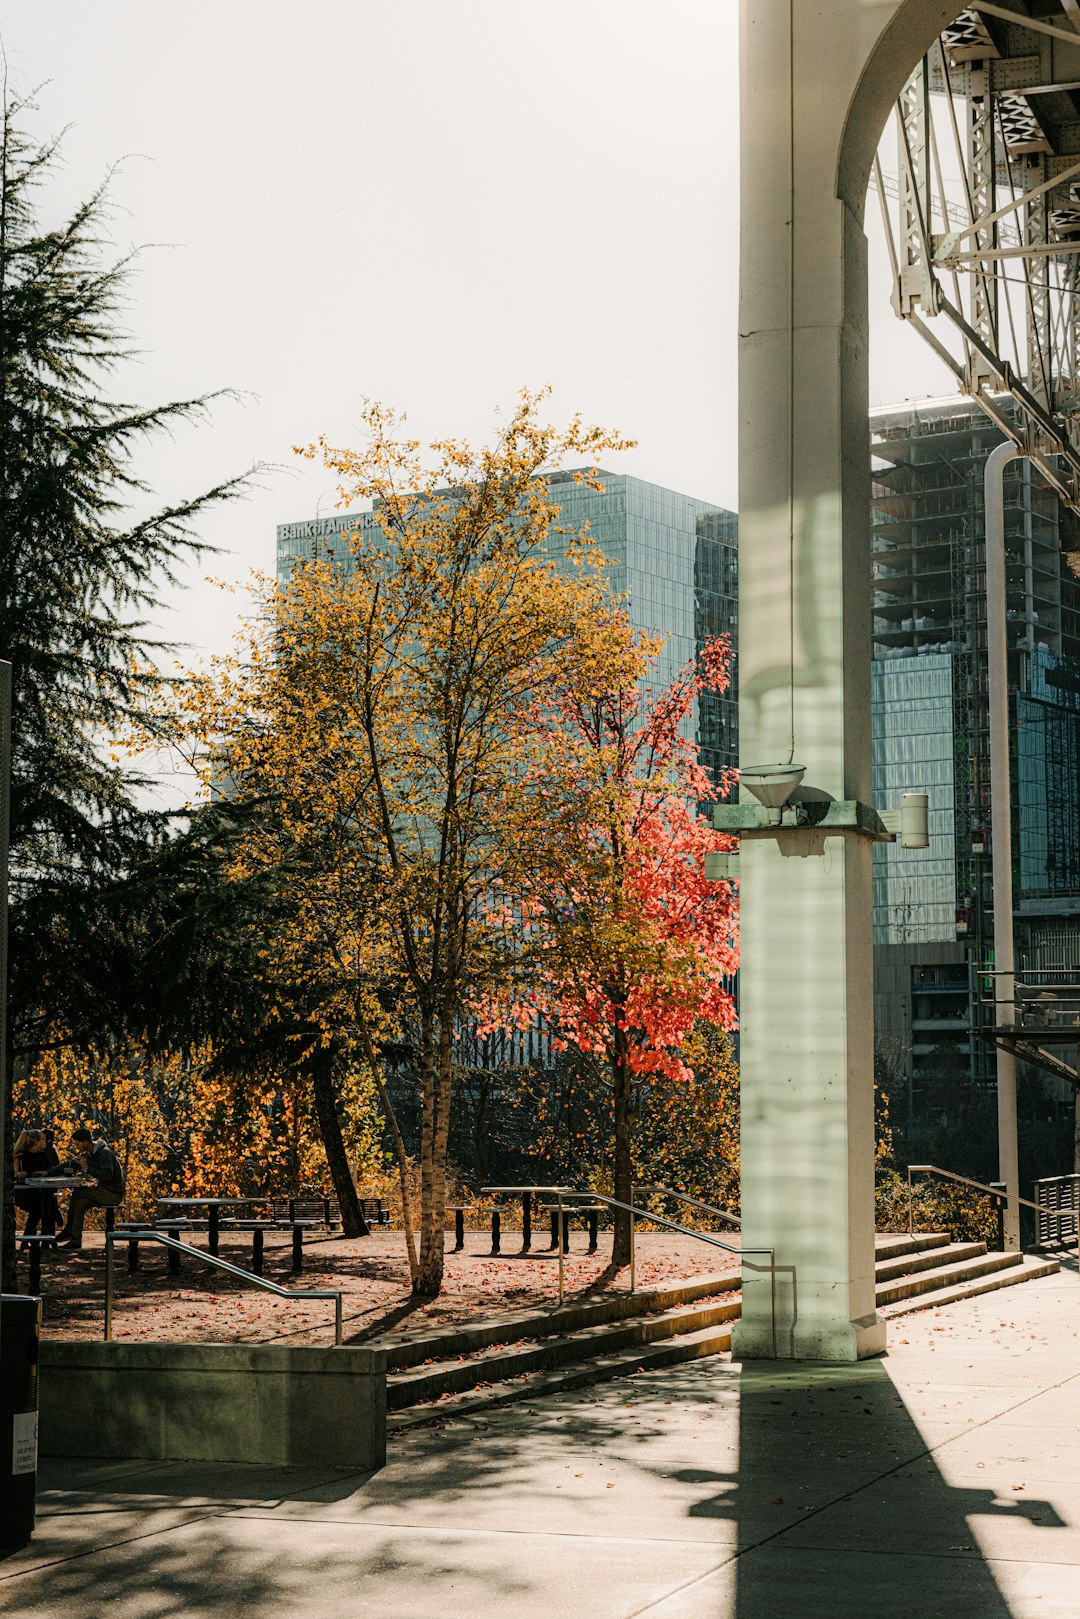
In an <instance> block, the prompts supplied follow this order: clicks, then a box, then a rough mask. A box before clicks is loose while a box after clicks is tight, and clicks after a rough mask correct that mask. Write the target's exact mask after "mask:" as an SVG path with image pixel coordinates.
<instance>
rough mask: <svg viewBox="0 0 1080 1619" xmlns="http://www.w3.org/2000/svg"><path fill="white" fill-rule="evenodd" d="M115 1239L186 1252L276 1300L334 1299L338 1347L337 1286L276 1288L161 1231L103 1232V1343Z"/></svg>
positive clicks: (109, 1321) (108, 1331)
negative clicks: (273, 1296) (147, 1243)
mask: <svg viewBox="0 0 1080 1619" xmlns="http://www.w3.org/2000/svg"><path fill="white" fill-rule="evenodd" d="M118 1242H159V1243H160V1244H161V1246H162V1247H163V1248H173V1249H175V1250H176V1252H177V1253H181V1254H187V1255H189V1256H190V1258H192V1259H201V1260H202V1262H203V1264H204V1265H209V1266H210V1267H211V1269H212V1270H223V1271H226V1272H227V1273H228V1274H229V1275H230V1276H239V1277H240V1278H241V1280H242V1281H245V1282H250V1283H251V1284H252V1285H253V1286H254V1287H258V1288H261V1289H262V1291H263V1292H264V1293H274V1294H276V1296H277V1297H278V1298H279V1299H333V1301H334V1345H335V1347H336V1348H340V1347H341V1292H340V1290H339V1289H337V1288H316V1287H279V1285H278V1283H277V1282H269V1281H267V1279H266V1277H265V1276H256V1275H255V1274H254V1272H252V1271H249V1270H242V1269H241V1267H240V1266H239V1265H232V1264H230V1263H229V1261H228V1260H227V1259H219V1258H218V1256H217V1254H210V1253H207V1252H206V1250H205V1249H203V1248H193V1247H192V1246H191V1244H190V1243H187V1242H180V1241H178V1240H177V1238H176V1237H167V1236H166V1235H165V1233H164V1232H163V1231H153V1230H150V1231H107V1232H106V1233H105V1342H106V1343H111V1342H112V1325H113V1247H114V1245H115V1244H116V1243H118Z"/></svg>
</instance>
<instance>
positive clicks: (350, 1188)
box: [308, 1050, 371, 1237]
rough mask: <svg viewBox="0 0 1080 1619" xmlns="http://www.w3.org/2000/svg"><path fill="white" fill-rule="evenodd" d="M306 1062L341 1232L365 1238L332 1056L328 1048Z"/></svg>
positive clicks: (365, 1230)
mask: <svg viewBox="0 0 1080 1619" xmlns="http://www.w3.org/2000/svg"><path fill="white" fill-rule="evenodd" d="M308 1064H309V1066H310V1068H311V1077H312V1091H313V1094H314V1098H315V1114H316V1117H317V1118H318V1121H319V1134H320V1135H321V1136H322V1144H323V1149H324V1151H325V1153H326V1162H327V1164H328V1165H329V1168H330V1179H331V1180H332V1181H333V1183H334V1195H335V1197H336V1198H337V1201H338V1208H339V1209H340V1210H341V1231H342V1235H343V1236H345V1237H369V1236H370V1235H371V1232H370V1231H369V1229H368V1223H367V1221H366V1220H365V1219H364V1211H363V1209H362V1208H361V1207H360V1199H359V1198H358V1197H357V1195H356V1187H355V1186H354V1185H353V1178H352V1171H351V1170H350V1169H349V1155H348V1153H347V1152H346V1151H345V1141H344V1138H343V1136H342V1134H341V1120H340V1119H339V1118H338V1111H337V1098H336V1096H335V1095H334V1059H333V1056H332V1055H331V1053H330V1052H328V1051H322V1050H319V1051H315V1052H313V1053H312V1055H311V1056H310V1057H309V1058H308Z"/></svg>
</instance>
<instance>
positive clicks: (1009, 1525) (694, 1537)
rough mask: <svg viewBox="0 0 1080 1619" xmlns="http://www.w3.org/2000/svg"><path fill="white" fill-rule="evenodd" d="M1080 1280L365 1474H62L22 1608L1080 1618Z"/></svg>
mask: <svg viewBox="0 0 1080 1619" xmlns="http://www.w3.org/2000/svg"><path fill="white" fill-rule="evenodd" d="M1078 1334H1080V1280H1078V1278H1077V1275H1076V1273H1075V1268H1074V1269H1073V1270H1071V1271H1069V1272H1063V1273H1062V1274H1061V1275H1059V1276H1055V1277H1051V1278H1049V1279H1048V1280H1047V1281H1045V1282H1042V1283H1031V1284H1027V1285H1025V1286H1023V1287H1019V1288H1014V1289H1011V1290H1008V1291H1004V1292H1001V1293H994V1294H989V1295H986V1296H985V1297H983V1298H981V1299H975V1300H971V1301H969V1302H967V1303H965V1304H962V1305H955V1306H953V1307H951V1308H950V1309H948V1310H944V1311H941V1312H926V1313H924V1314H921V1315H915V1316H911V1317H908V1318H902V1319H900V1320H897V1321H894V1322H893V1323H892V1324H891V1326H890V1340H891V1349H890V1353H889V1355H888V1357H887V1358H886V1359H884V1360H881V1361H876V1362H864V1363H863V1364H862V1365H859V1366H854V1367H850V1368H837V1367H799V1368H789V1369H787V1370H784V1369H783V1368H782V1367H781V1368H776V1367H771V1366H770V1367H762V1366H757V1367H753V1368H748V1369H747V1370H746V1371H745V1372H742V1371H740V1369H739V1368H738V1367H736V1366H730V1365H726V1364H722V1363H715V1362H714V1363H710V1362H704V1363H702V1364H700V1365H697V1366H691V1367H687V1368H683V1367H677V1368H673V1369H671V1370H669V1371H666V1372H659V1373H656V1374H652V1375H649V1376H648V1377H646V1376H641V1377H638V1378H633V1379H627V1380H624V1381H621V1382H618V1383H612V1384H608V1385H606V1386H604V1387H601V1388H598V1389H589V1390H583V1391H581V1392H579V1393H576V1394H570V1395H561V1396H558V1397H554V1398H550V1399H547V1400H538V1401H536V1402H535V1403H534V1404H532V1405H530V1406H525V1407H514V1408H510V1409H508V1410H506V1411H503V1412H495V1413H491V1414H489V1415H488V1416H486V1417H485V1418H483V1419H482V1420H481V1419H479V1418H476V1419H473V1420H472V1421H471V1422H469V1423H465V1422H459V1423H455V1424H452V1425H448V1426H447V1427H445V1428H443V1429H439V1430H420V1431H417V1432H415V1433H414V1434H413V1435H411V1436H410V1437H407V1438H403V1439H399V1440H396V1441H395V1442H394V1444H393V1450H392V1454H391V1458H390V1462H389V1465H388V1466H387V1467H386V1468H385V1469H384V1470H383V1471H382V1472H380V1473H378V1474H376V1475H374V1476H372V1477H365V1476H344V1475H342V1474H340V1473H332V1472H330V1471H329V1470H327V1471H323V1472H321V1473H320V1472H318V1471H314V1470H307V1471H303V1470H295V1471H290V1472H289V1473H287V1474H283V1473H281V1472H276V1473H268V1472H260V1471H259V1470H258V1469H253V1468H246V1467H236V1468H228V1469H222V1468H218V1469H216V1470H214V1471H212V1472H208V1471H207V1470H206V1469H205V1468H200V1467H196V1466H194V1465H190V1464H181V1463H172V1464H155V1465H145V1464H143V1465H137V1464H134V1463H126V1464H120V1463H112V1464H108V1465H102V1464H92V1463H65V1464H59V1463H52V1464H50V1465H49V1466H48V1467H47V1469H46V1470H45V1472H44V1474H43V1478H42V1486H43V1488H42V1493H41V1507H42V1513H41V1517H40V1519H39V1530H38V1533H37V1535H36V1537H35V1540H34V1543H33V1545H32V1546H31V1547H30V1548H28V1549H27V1550H26V1551H24V1552H20V1553H18V1554H16V1555H15V1556H14V1557H12V1558H9V1559H8V1560H7V1561H6V1562H2V1563H0V1611H2V1612H3V1613H5V1614H7V1615H9V1616H10V1619H20V1616H22V1615H29V1614H36V1615H48V1616H49V1619H89V1616H91V1615H97V1614H99V1613H100V1614H105V1613H107V1614H108V1615H109V1619H256V1616H257V1619H308V1616H310V1619H316V1616H317V1619H326V1616H330V1619H359V1616H364V1619H369V1616H370V1619H384V1616H385V1619H391V1616H392V1619H429V1616H432V1615H439V1616H446V1619H489V1616H490V1619H577V1616H579V1615H580V1616H582V1619H630V1616H635V1619H788V1616H791V1619H871V1616H872V1619H892V1616H893V1615H896V1616H900V1615H903V1616H904V1619H937V1616H939V1615H940V1616H942V1619H946V1616H947V1619H968V1616H970V1619H1035V1616H1038V1619H1077V1616H1078V1615H1080V1444H1078V1442H1077V1441H1078V1435H1080V1336H1078Z"/></svg>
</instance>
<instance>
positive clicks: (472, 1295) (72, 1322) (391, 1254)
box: [19, 1230, 735, 1344]
mask: <svg viewBox="0 0 1080 1619" xmlns="http://www.w3.org/2000/svg"><path fill="white" fill-rule="evenodd" d="M725 1240H726V1239H725ZM547 1241H548V1237H547V1233H546V1232H545V1231H541V1232H539V1233H537V1234H536V1235H535V1236H534V1242H537V1243H538V1244H539V1246H537V1247H534V1249H533V1251H532V1252H531V1253H530V1254H521V1253H520V1252H519V1251H518V1250H519V1249H520V1245H521V1234H520V1232H514V1231H510V1232H505V1231H504V1233H503V1241H502V1246H503V1248H504V1250H505V1251H504V1252H503V1253H502V1254H501V1255H499V1256H492V1254H491V1252H490V1247H491V1241H490V1237H488V1236H487V1235H486V1234H484V1233H481V1232H474V1231H470V1232H466V1234H465V1249H464V1251H463V1252H462V1253H460V1254H455V1253H451V1252H449V1251H448V1252H447V1255H446V1270H445V1274H444V1280H443V1290H442V1292H441V1293H440V1295H439V1297H438V1298H437V1299H434V1300H432V1301H431V1302H429V1303H426V1304H425V1303H419V1302H415V1301H414V1300H413V1299H412V1296H411V1294H410V1290H409V1271H408V1264H407V1261H406V1258H405V1244H404V1238H403V1237H402V1235H401V1233H400V1232H395V1231H385V1230H383V1231H378V1232H375V1233H373V1234H372V1235H371V1236H370V1237H359V1238H356V1239H355V1240H345V1239H344V1238H341V1237H334V1236H318V1235H310V1236H307V1237H306V1238H305V1242H304V1273H303V1276H302V1277H294V1276H292V1275H291V1273H290V1270H289V1261H290V1249H289V1239H288V1235H287V1233H283V1234H282V1235H281V1236H280V1237H275V1238H273V1239H272V1240H269V1239H268V1241H267V1244H266V1258H265V1264H264V1275H265V1276H266V1277H267V1278H268V1279H269V1280H271V1281H275V1282H278V1283H279V1284H280V1285H282V1286H285V1287H290V1286H299V1287H328V1288H340V1289H341V1290H342V1292H343V1294H344V1299H343V1305H344V1319H345V1338H346V1341H347V1342H350V1343H363V1342H364V1341H365V1340H366V1339H368V1338H371V1337H376V1336H381V1335H382V1334H383V1333H387V1332H395V1331H396V1332H404V1331H409V1330H414V1329H418V1328H421V1327H430V1326H433V1325H437V1324H438V1323H440V1322H444V1321H463V1320H469V1319H482V1318H485V1317H488V1316H497V1315H500V1314H503V1313H505V1312H508V1311H512V1310H522V1309H527V1308H531V1307H535V1306H538V1305H550V1304H553V1303H555V1302H556V1300H557V1297H558V1263H557V1259H556V1256H555V1255H554V1254H552V1253H549V1252H548V1251H547V1247H546V1244H547ZM195 1242H196V1245H198V1246H202V1245H204V1244H205V1237H204V1236H198V1237H196V1238H195ZM637 1243H638V1245H637V1285H638V1286H639V1287H647V1286H650V1285H656V1284H658V1283H661V1282H667V1281H675V1280H679V1279H682V1278H685V1277H690V1276H697V1275H716V1274H718V1273H720V1272H725V1271H727V1270H729V1269H730V1270H734V1268H735V1260H734V1259H733V1258H729V1256H727V1255H725V1254H724V1253H723V1252H722V1251H721V1250H719V1249H717V1248H711V1247H707V1246H706V1245H705V1244H704V1243H699V1242H696V1241H695V1240H694V1239H693V1238H690V1237H682V1236H678V1235H674V1234H669V1233H658V1232H642V1233H641V1234H640V1235H639V1236H638V1240H637ZM452 1246H453V1234H452V1233H449V1234H448V1236H447V1248H448V1250H449V1249H450V1248H451V1247H452ZM586 1246H587V1236H586V1233H585V1232H583V1231H577V1230H574V1231H572V1232H571V1236H570V1248H571V1252H570V1254H569V1255H568V1256H567V1259H566V1262H565V1264H566V1296H567V1298H568V1299H569V1298H576V1297H581V1296H583V1295H584V1294H588V1293H593V1294H595V1293H603V1292H610V1291H612V1290H614V1291H619V1290H621V1289H624V1288H627V1287H628V1286H629V1280H630V1278H629V1271H628V1270H622V1271H613V1270H612V1269H611V1263H610V1261H611V1234H610V1232H601V1234H600V1247H599V1251H598V1252H597V1253H596V1254H594V1255H587V1254H586V1253H585V1252H584V1250H585V1247H586ZM219 1251H220V1254H221V1257H222V1258H223V1259H230V1260H232V1261H233V1263H234V1264H238V1265H243V1266H245V1267H246V1266H248V1265H249V1263H250V1256H251V1249H250V1244H249V1243H248V1242H245V1241H243V1239H240V1238H237V1237H230V1236H225V1237H223V1238H222V1241H221V1246H220V1250H219ZM140 1259H141V1267H140V1269H139V1271H138V1272H137V1273H136V1274H135V1275H129V1273H128V1270H127V1249H126V1248H125V1247H124V1246H123V1245H122V1244H118V1245H117V1251H116V1296H115V1305H114V1326H113V1336H114V1337H115V1338H117V1339H126V1340H128V1341H129V1342H130V1341H137V1340H139V1339H144V1340H146V1341H147V1342H151V1341H155V1340H156V1341H168V1342H173V1343H178V1342H183V1343H225V1342H228V1343H267V1342H272V1341H273V1342H276V1341H283V1342H288V1343H297V1344H325V1343H330V1342H332V1341H333V1307H332V1303H331V1302H330V1301H327V1302H325V1303H324V1302H323V1301H321V1300H319V1299H308V1300H298V1301H296V1302H295V1303H293V1302H292V1301H290V1300H288V1299H278V1298H275V1297H274V1296H273V1295H272V1294H269V1293H263V1292H261V1291H258V1290H256V1289H254V1288H251V1287H249V1286H248V1285H247V1284H245V1283H242V1282H239V1281H234V1280H233V1279H232V1278H231V1277H228V1276H225V1275H223V1274H222V1273H221V1272H217V1273H215V1272H214V1271H212V1270H210V1269H209V1268H208V1267H205V1266H202V1265H197V1264H195V1263H193V1262H192V1261H190V1260H185V1261H184V1268H183V1273H182V1274H181V1275H180V1276H179V1277H173V1276H170V1275H169V1274H168V1271H167V1269H166V1258H165V1251H164V1249H160V1248H158V1249H155V1248H154V1247H153V1246H152V1245H144V1246H143V1247H142V1249H141V1250H140ZM25 1266H26V1262H25V1260H24V1259H21V1260H20V1263H19V1281H20V1286H21V1288H22V1289H23V1290H24V1291H25V1289H26V1268H25ZM41 1291H42V1295H43V1300H44V1304H43V1316H44V1329H43V1335H44V1336H45V1337H46V1338H99V1337H100V1336H101V1332H102V1322H103V1309H104V1306H103V1300H104V1243H103V1240H102V1237H101V1235H100V1233H97V1232H94V1233H87V1239H86V1247H85V1248H84V1249H83V1251H82V1252H81V1253H80V1254H75V1253H72V1252H71V1251H70V1250H68V1249H61V1250H60V1251H59V1253H57V1254H55V1255H46V1256H45V1258H44V1261H43V1264H42V1280H41Z"/></svg>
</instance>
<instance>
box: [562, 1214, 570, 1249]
mask: <svg viewBox="0 0 1080 1619" xmlns="http://www.w3.org/2000/svg"><path fill="white" fill-rule="evenodd" d="M562 1245H563V1253H564V1254H568V1253H569V1252H570V1216H569V1214H564V1215H563V1217H562Z"/></svg>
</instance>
